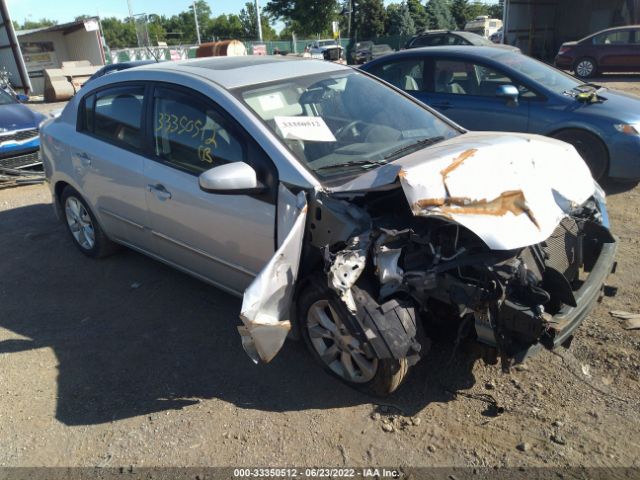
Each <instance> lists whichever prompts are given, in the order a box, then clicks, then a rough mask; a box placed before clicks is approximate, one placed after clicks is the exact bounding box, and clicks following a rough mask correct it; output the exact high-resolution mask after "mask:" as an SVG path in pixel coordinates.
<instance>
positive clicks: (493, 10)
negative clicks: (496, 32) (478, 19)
mask: <svg viewBox="0 0 640 480" xmlns="http://www.w3.org/2000/svg"><path fill="white" fill-rule="evenodd" d="M488 9H489V15H491V18H499V19H502V17H503V15H504V0H499V1H498V3H497V5H489V6H488Z"/></svg>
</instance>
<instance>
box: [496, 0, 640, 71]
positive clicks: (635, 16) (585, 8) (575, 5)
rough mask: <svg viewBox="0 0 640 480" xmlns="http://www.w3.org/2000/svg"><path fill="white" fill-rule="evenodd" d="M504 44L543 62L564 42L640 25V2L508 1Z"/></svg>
mask: <svg viewBox="0 0 640 480" xmlns="http://www.w3.org/2000/svg"><path fill="white" fill-rule="evenodd" d="M503 21H504V32H505V35H504V43H508V44H509V45H515V46H517V47H519V48H520V49H521V50H522V51H523V52H524V53H527V54H529V55H532V56H534V57H538V58H542V59H551V58H553V57H554V56H555V54H556V53H557V51H558V48H559V47H560V45H561V44H562V43H563V42H567V41H571V40H579V39H580V38H583V37H585V36H587V35H589V34H591V33H594V32H597V31H599V30H603V29H605V28H609V27H617V26H621V25H632V24H638V23H640V0H505V6H504V19H503Z"/></svg>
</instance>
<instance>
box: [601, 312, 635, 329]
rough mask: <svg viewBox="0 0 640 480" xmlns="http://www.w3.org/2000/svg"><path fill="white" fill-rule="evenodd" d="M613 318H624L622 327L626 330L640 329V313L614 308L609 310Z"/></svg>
mask: <svg viewBox="0 0 640 480" xmlns="http://www.w3.org/2000/svg"><path fill="white" fill-rule="evenodd" d="M609 314H611V316H612V317H613V318H617V319H618V320H624V322H623V323H622V328H624V329H625V330H638V329H640V313H631V312H625V311H623V310H613V311H611V312H609Z"/></svg>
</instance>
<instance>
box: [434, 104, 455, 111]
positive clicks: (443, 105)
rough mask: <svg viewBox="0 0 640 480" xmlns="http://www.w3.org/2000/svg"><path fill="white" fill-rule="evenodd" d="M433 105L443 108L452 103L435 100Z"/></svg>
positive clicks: (449, 106) (450, 105)
mask: <svg viewBox="0 0 640 480" xmlns="http://www.w3.org/2000/svg"><path fill="white" fill-rule="evenodd" d="M433 106H434V107H435V108H442V109H443V110H446V109H447V108H451V107H453V105H452V104H451V103H450V102H437V103H434V104H433Z"/></svg>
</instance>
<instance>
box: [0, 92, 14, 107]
mask: <svg viewBox="0 0 640 480" xmlns="http://www.w3.org/2000/svg"><path fill="white" fill-rule="evenodd" d="M12 103H17V100H16V99H15V98H13V96H11V95H9V94H8V93H7V92H5V91H4V90H3V89H1V88H0V105H11V104H12Z"/></svg>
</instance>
